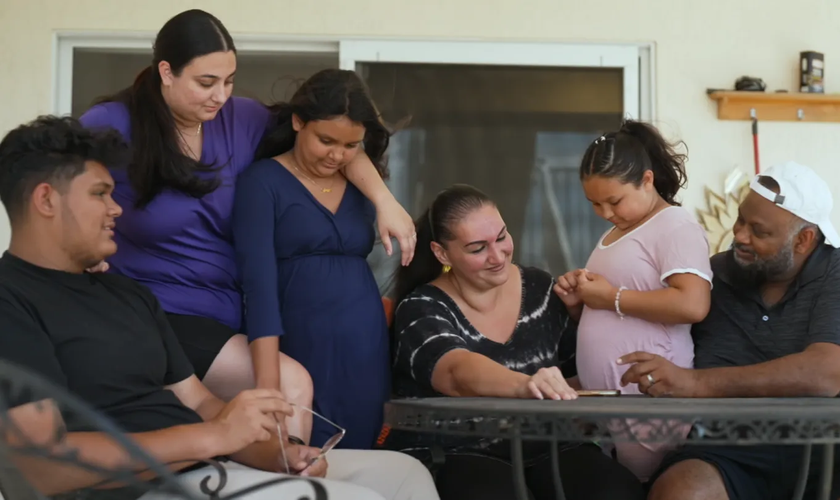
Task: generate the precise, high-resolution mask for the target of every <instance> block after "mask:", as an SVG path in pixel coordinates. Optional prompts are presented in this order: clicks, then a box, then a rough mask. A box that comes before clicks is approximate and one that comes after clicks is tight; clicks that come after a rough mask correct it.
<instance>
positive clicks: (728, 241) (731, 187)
mask: <svg viewBox="0 0 840 500" xmlns="http://www.w3.org/2000/svg"><path fill="white" fill-rule="evenodd" d="M749 189H750V188H749V178H748V177H747V175H746V174H745V173H744V172H743V171H742V170H740V169H735V170H733V171H732V172H731V173H730V174H729V175H728V176H727V177H726V180H725V181H724V185H723V192H722V193H720V194H719V193H718V192H716V191H713V190H712V189H710V188H709V187H708V186H706V207H707V208H706V210H705V211H703V210H700V209H698V210H697V216H698V218H699V219H700V224H701V225H702V226H703V228H704V229H705V230H706V234H707V235H708V238H709V252H710V255H714V254H716V253H719V252H723V251H726V250H728V249H729V247H730V246H731V245H732V236H733V235H732V226H733V225H734V224H735V221H736V220H737V218H738V206H739V205H740V204H741V202H742V201H743V200H744V198H745V197H746V196H747V193H748V192H749Z"/></svg>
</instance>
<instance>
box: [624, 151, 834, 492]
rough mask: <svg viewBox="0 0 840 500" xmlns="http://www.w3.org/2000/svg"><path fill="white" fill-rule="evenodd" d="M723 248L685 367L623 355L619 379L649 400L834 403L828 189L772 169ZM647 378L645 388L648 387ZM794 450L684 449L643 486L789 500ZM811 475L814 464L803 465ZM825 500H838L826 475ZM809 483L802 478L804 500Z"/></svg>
mask: <svg viewBox="0 0 840 500" xmlns="http://www.w3.org/2000/svg"><path fill="white" fill-rule="evenodd" d="M750 187H751V191H750V193H749V194H748V195H747V196H746V197H745V199H744V201H743V202H742V203H741V206H740V207H739V213H738V220H737V221H736V222H735V225H734V227H733V231H734V233H735V234H734V243H733V245H732V249H730V250H728V251H726V252H722V253H719V254H717V255H715V256H714V257H712V271H713V272H714V279H713V285H714V287H713V289H712V301H711V307H710V310H709V314H708V316H706V318H705V319H704V320H703V321H701V322H700V323H697V324H695V325H693V326H692V329H691V335H692V338H693V339H694V368H695V369H693V370H690V369H684V368H680V367H677V366H675V365H673V364H672V363H670V362H669V361H667V360H666V359H664V358H662V357H660V356H655V355H652V354H650V353H644V352H635V353H632V354H629V355H627V356H622V357H621V360H620V361H619V363H620V364H623V365H628V364H630V365H632V366H631V367H630V368H629V369H628V370H627V372H626V373H625V374H624V376H623V378H622V382H624V383H628V384H632V383H635V384H638V386H639V389H640V390H641V391H642V392H645V393H647V394H649V395H652V396H673V397H698V398H726V397H797V396H811V397H815V396H817V397H820V396H821V397H836V396H838V394H840V370H838V369H837V366H838V365H837V363H838V360H840V248H838V247H840V236H838V234H837V230H836V229H835V228H834V226H833V225H832V224H831V221H830V217H831V209H832V205H833V203H832V196H831V190H830V189H829V187H828V185H827V184H826V183H825V181H823V180H822V179H820V177H819V176H818V175H817V174H816V173H814V171H812V170H811V169H810V168H808V167H806V166H803V165H799V164H797V163H793V162H788V163H783V164H780V165H776V166H773V167H771V168H769V169H767V170H766V171H765V172H763V173H761V174H760V175H758V176H757V177H756V178H755V179H754V180H753V181H752V183H751V184H750ZM651 379H652V380H651ZM802 452H803V450H802V448H800V447H797V446H740V447H739V446H707V445H702V444H692V445H686V446H684V447H682V448H680V449H678V450H676V451H674V452H672V453H671V454H669V455H668V456H666V457H665V459H664V460H663V462H662V465H661V466H660V469H659V471H658V472H657V474H656V475H654V477H653V478H651V484H652V487H651V490H650V495H649V496H648V498H649V499H651V500H667V499H671V498H730V499H732V500H736V499H737V500H764V499H771V500H776V499H782V498H790V497H791V496H793V492H794V489H795V486H796V480H797V477H798V473H799V463H800V461H801V459H802ZM812 460H813V463H812V465H811V468H810V470H811V472H812V473H814V471H819V470H820V466H819V465H818V463H819V461H820V457H818V456H816V455H815V456H814V457H813V458H812ZM834 477H835V484H833V485H832V493H831V498H838V496H840V482H838V481H837V478H838V475H837V474H835V476H834ZM816 484H817V482H816V481H814V480H813V479H811V480H809V483H808V490H806V493H805V498H812V497H813V496H812V495H813V494H814V493H815V486H816Z"/></svg>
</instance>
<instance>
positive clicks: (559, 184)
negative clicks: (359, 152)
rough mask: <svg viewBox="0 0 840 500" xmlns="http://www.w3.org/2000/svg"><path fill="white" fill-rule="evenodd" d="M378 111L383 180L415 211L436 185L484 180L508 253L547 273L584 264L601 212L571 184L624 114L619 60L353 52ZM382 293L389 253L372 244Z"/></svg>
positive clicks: (601, 225)
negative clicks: (531, 60)
mask: <svg viewBox="0 0 840 500" xmlns="http://www.w3.org/2000/svg"><path fill="white" fill-rule="evenodd" d="M359 69H360V72H361V74H362V75H363V76H364V77H365V79H366V81H367V83H368V85H369V86H370V89H371V92H372V94H373V97H374V99H375V100H376V102H377V105H378V106H379V109H380V111H381V112H382V115H383V117H384V119H385V120H386V122H388V123H390V124H394V123H398V122H402V123H407V125H405V126H404V128H402V129H401V130H399V131H398V132H397V133H396V134H395V135H394V137H393V139H392V144H391V147H390V149H389V168H390V170H391V179H390V181H389V182H390V186H391V189H392V190H393V192H394V194H395V195H396V196H397V198H398V200H399V201H400V202H401V203H402V204H403V206H405V207H406V209H407V210H409V211H410V212H411V213H412V215H413V216H415V217H416V216H417V215H418V214H419V213H420V212H421V211H422V210H423V209H424V208H425V207H426V206H428V204H429V203H430V202H431V200H432V199H433V198H434V197H435V195H436V194H437V193H438V192H440V191H441V190H442V189H444V188H446V187H448V186H450V185H452V184H454V183H466V184H471V185H474V186H476V187H477V188H479V189H481V190H483V191H485V192H486V193H487V194H488V195H489V196H491V197H492V198H493V199H494V200H495V201H496V202H497V204H498V207H499V210H500V211H501V213H502V216H503V217H504V218H505V221H506V223H507V225H508V228H509V231H510V233H511V234H512V235H513V237H514V238H515V244H516V254H515V260H516V261H517V262H518V263H519V264H521V265H525V266H536V267H539V268H542V269H545V270H546V271H549V272H551V273H552V274H554V275H557V274H560V273H563V272H565V271H567V270H570V269H574V268H578V267H583V266H584V265H585V262H586V258H587V257H588V255H589V252H590V251H591V250H592V248H593V247H594V245H595V244H596V242H597V240H598V238H599V237H600V236H601V234H603V232H604V231H605V230H606V228H607V227H608V223H606V222H605V221H602V220H601V219H598V218H597V217H596V216H595V214H594V213H593V211H592V208H591V205H590V204H589V202H588V201H587V200H586V198H585V196H584V194H583V190H582V189H581V186H580V181H579V177H578V167H579V162H580V159H581V157H582V155H583V152H584V151H585V149H586V147H587V146H588V144H589V143H590V142H591V141H592V140H593V139H594V138H596V137H597V136H598V135H600V134H601V133H602V132H603V131H606V130H610V129H614V128H616V127H618V125H619V124H620V122H621V120H622V118H623V117H624V116H625V103H624V87H623V79H624V75H623V71H622V69H620V68H570V67H519V66H501V65H475V64H427V63H424V64H406V63H361V64H359ZM370 261H371V264H372V266H373V268H374V270H375V273H376V275H377V279H378V281H379V283H380V287H381V288H382V291H383V293H387V291H389V290H390V286H391V285H392V281H391V280H390V278H391V276H392V275H393V272H394V270H395V269H396V266H397V265H398V256H394V257H392V258H390V259H388V258H386V257H385V256H384V252H383V251H382V250H381V247H377V249H376V250H375V252H374V255H372V256H371V259H370Z"/></svg>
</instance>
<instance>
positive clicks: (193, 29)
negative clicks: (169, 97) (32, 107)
mask: <svg viewBox="0 0 840 500" xmlns="http://www.w3.org/2000/svg"><path fill="white" fill-rule="evenodd" d="M227 51H234V52H235V51H236V48H235V47H234V45H233V39H232V38H231V36H230V33H228V31H227V29H225V27H224V25H223V24H222V22H221V21H219V20H218V19H216V18H215V17H214V16H213V15H211V14H209V13H207V12H204V11H202V10H198V9H193V10H188V11H185V12H182V13H180V14H178V15H176V16H175V17H173V18H172V19H170V20H169V21H167V22H166V24H164V25H163V27H162V28H161V29H160V31H159V32H158V34H157V37H156V38H155V45H154V56H153V58H152V63H151V65H149V66H148V67H147V68H145V69H144V70H143V71H141V72H140V74H139V75H137V78H136V79H135V80H134V84H133V85H132V86H131V87H128V88H127V89H124V90H122V91H120V92H119V93H117V94H115V95H113V96H109V97H105V98H103V99H100V100H99V102H111V101H116V102H122V103H124V104H125V105H126V107H128V112H129V115H130V116H131V146H132V161H131V164H130V165H129V167H128V179H129V181H130V182H131V185H132V187H133V188H134V190H135V192H136V193H137V203H136V205H137V206H138V207H141V208H142V207H144V206H146V205H148V204H149V203H150V202H151V201H152V200H153V199H154V198H155V196H157V195H158V194H159V193H160V192H161V191H163V190H164V189H166V188H171V189H175V190H178V191H181V192H183V193H186V194H188V195H190V196H194V197H196V198H200V197H202V196H204V195H205V194H207V193H210V192H212V191H213V190H214V189H216V188H217V187H218V185H219V180H218V179H217V178H216V177H211V178H201V177H199V176H197V175H196V173H199V172H213V171H216V170H217V166H214V165H205V164H203V163H201V162H200V161H196V160H193V159H192V158H190V157H189V156H187V155H185V154H184V153H183V152H182V151H181V147H180V145H179V142H178V131H177V129H176V127H175V118H174V117H173V116H172V111H171V110H170V109H169V106H167V104H166V102H165V101H164V100H163V95H162V94H161V91H160V86H161V78H160V72H159V70H158V64H160V62H161V61H166V62H168V63H169V65H170V67H171V68H172V73H173V74H174V75H176V76H178V75H180V74H181V71H182V70H183V69H184V67H185V66H186V65H188V64H189V63H190V62H191V61H192V60H193V59H195V58H196V57H200V56H204V55H207V54H211V53H214V52H227Z"/></svg>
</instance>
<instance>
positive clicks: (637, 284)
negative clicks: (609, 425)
mask: <svg viewBox="0 0 840 500" xmlns="http://www.w3.org/2000/svg"><path fill="white" fill-rule="evenodd" d="M684 161H685V155H683V154H678V153H676V152H675V151H674V148H673V146H672V145H670V144H668V142H666V141H665V139H664V138H663V137H662V136H661V135H660V133H659V132H658V131H657V130H656V129H655V128H654V127H652V126H650V125H647V124H644V123H639V122H634V121H627V122H625V123H624V124H623V125H622V127H621V129H620V130H618V131H617V132H612V133H609V134H606V135H603V136H601V137H599V138H598V139H596V140H595V142H593V143H592V144H591V145H590V146H589V148H588V149H587V150H586V153H585V154H584V156H583V160H582V162H581V168H580V177H581V181H582V183H583V190H584V192H585V193H586V197H587V198H588V199H589V201H590V202H592V207H593V208H594V209H595V212H596V213H597V214H598V215H599V216H600V217H603V218H604V219H606V220H608V221H610V222H612V223H613V224H614V227H613V228H612V229H610V230H609V231H607V233H606V234H605V235H604V236H603V237H602V238H601V240H600V241H599V242H598V245H597V246H596V248H595V249H594V250H593V251H592V255H591V256H590V257H589V261H588V262H587V264H586V269H581V270H577V271H572V272H569V273H567V274H566V275H564V276H561V277H560V278H558V280H557V281H558V282H557V285H556V287H555V291H556V292H557V293H558V295H560V298H561V299H562V300H563V302H565V303H566V307H567V308H568V309H569V312H570V314H571V315H572V317H573V318H580V324H579V326H578V342H577V368H578V374H579V376H580V383H581V386H582V388H583V389H592V390H597V389H620V390H621V392H622V393H624V394H628V393H629V394H639V393H640V392H648V390H651V391H652V392H654V393H655V392H656V391H655V390H654V389H651V385H652V384H656V374H655V373H654V374H652V376H651V377H650V378H648V379H646V380H644V381H643V383H642V384H639V385H642V386H643V387H639V386H637V385H633V386H628V387H621V376H622V375H623V374H624V372H625V371H626V370H627V369H628V366H626V365H619V364H618V362H617V360H618V358H620V357H621V356H624V355H626V354H630V353H632V352H635V351H645V352H648V353H651V354H655V355H659V356H662V357H664V358H666V359H668V360H669V361H671V362H673V363H674V364H676V365H677V366H681V367H685V368H692V367H693V362H694V343H693V342H692V340H691V324H692V323H696V322H698V321H700V320H702V319H703V318H704V317H705V316H706V314H708V312H709V303H710V300H711V298H710V292H711V281H712V270H711V267H710V264H709V244H708V241H707V239H706V233H705V232H704V230H703V229H702V228H701V227H700V225H699V224H698V223H697V221H696V220H695V219H694V218H693V217H692V216H691V214H690V213H689V212H688V211H687V210H685V209H683V208H681V207H680V206H679V203H678V202H677V201H676V200H675V196H676V194H677V192H678V191H679V189H680V188H681V187H682V186H683V184H684V183H685V180H686V175H685V166H684ZM618 424H622V425H618ZM628 424H629V426H632V434H633V437H634V438H635V439H634V440H630V441H626V442H624V443H619V444H617V445H616V452H617V458H618V460H619V461H620V462H622V463H623V464H624V465H626V466H627V467H628V468H630V469H631V470H632V471H633V472H634V473H635V474H636V475H637V476H639V478H640V479H642V480H646V479H647V478H648V477H649V476H650V474H652V473H653V471H654V470H655V468H656V467H657V466H658V465H659V462H660V461H661V459H662V457H663V455H664V454H665V452H667V451H668V449H670V448H672V447H673V446H674V444H675V443H674V442H673V441H672V442H664V441H659V442H644V440H645V434H646V433H648V432H649V430H650V429H649V428H648V427H646V426H644V425H641V424H639V423H634V422H632V421H629V422H616V427H615V429H614V432H620V429H627V428H628V427H627V425H628ZM677 428H678V429H679V431H678V432H677V433H675V435H674V436H673V437H674V438H677V439H678V438H680V437H683V436H684V433H687V432H688V427H681V426H677ZM675 440H676V439H675Z"/></svg>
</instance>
